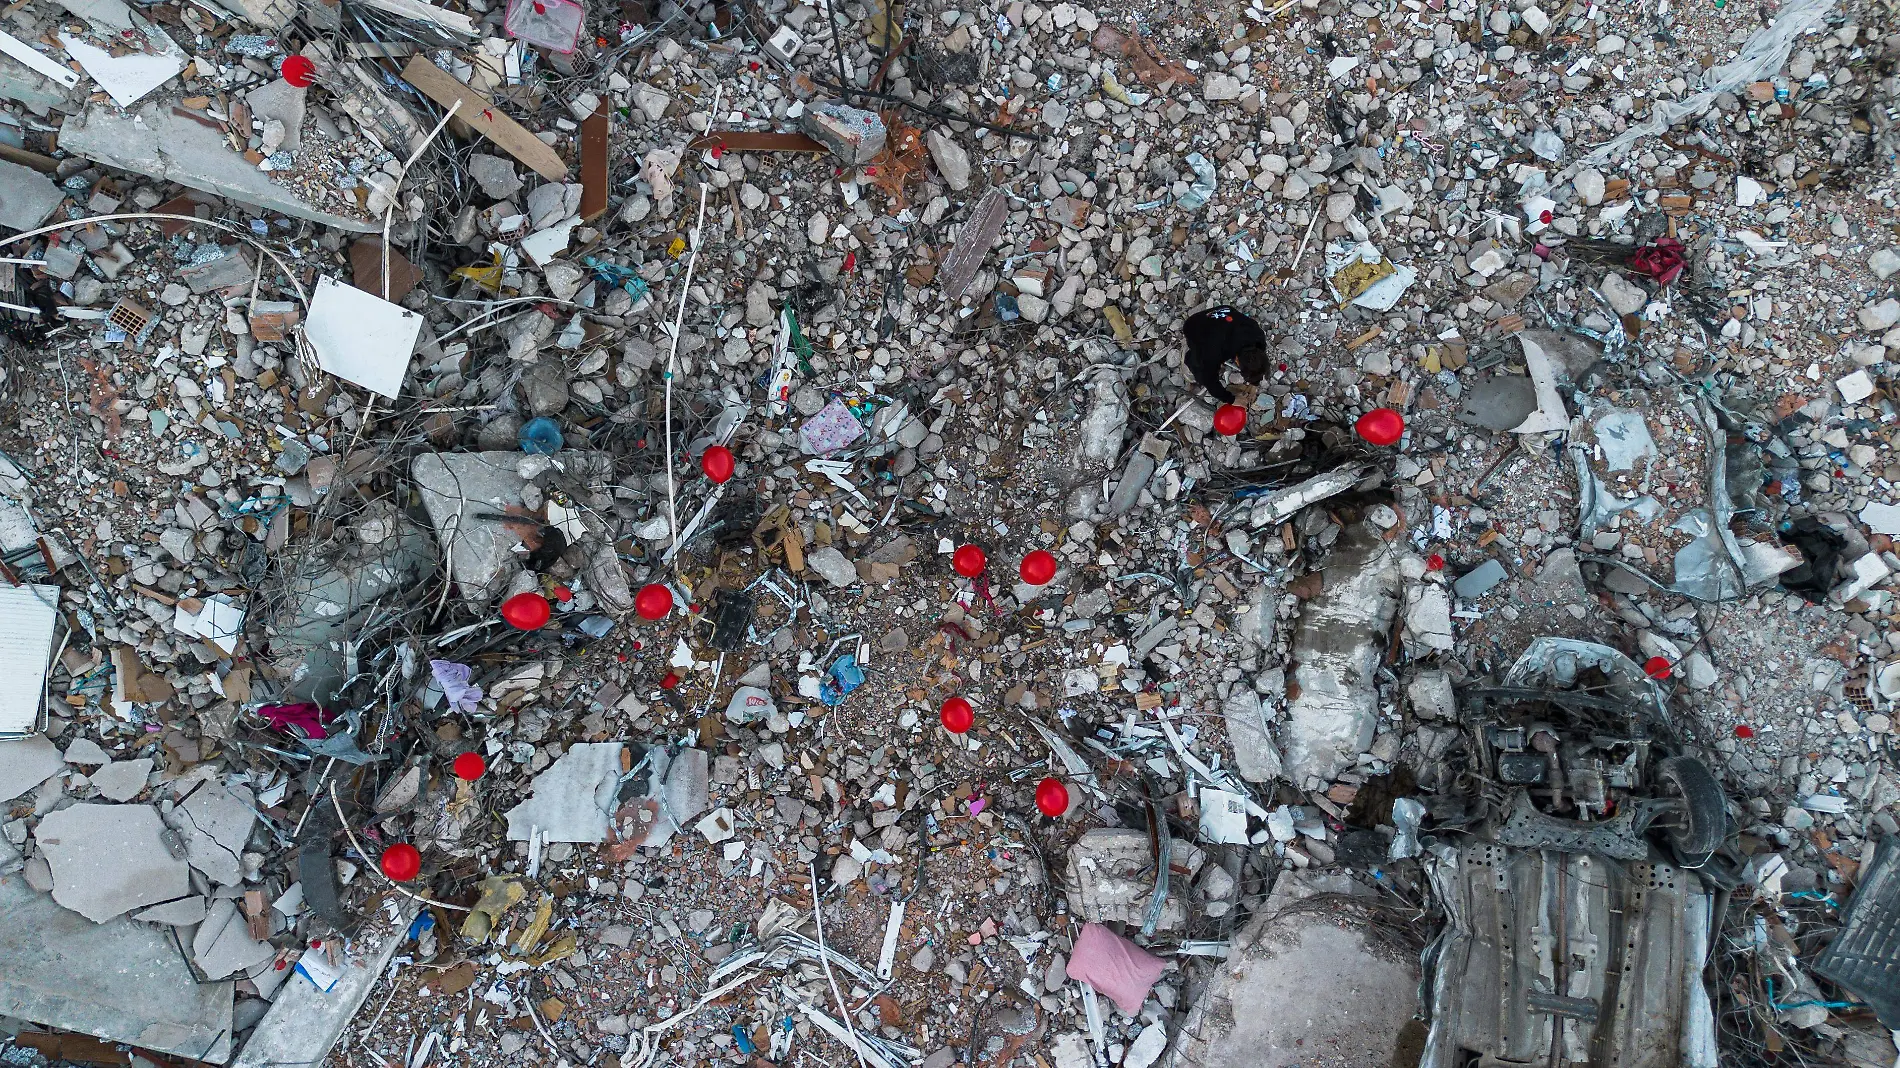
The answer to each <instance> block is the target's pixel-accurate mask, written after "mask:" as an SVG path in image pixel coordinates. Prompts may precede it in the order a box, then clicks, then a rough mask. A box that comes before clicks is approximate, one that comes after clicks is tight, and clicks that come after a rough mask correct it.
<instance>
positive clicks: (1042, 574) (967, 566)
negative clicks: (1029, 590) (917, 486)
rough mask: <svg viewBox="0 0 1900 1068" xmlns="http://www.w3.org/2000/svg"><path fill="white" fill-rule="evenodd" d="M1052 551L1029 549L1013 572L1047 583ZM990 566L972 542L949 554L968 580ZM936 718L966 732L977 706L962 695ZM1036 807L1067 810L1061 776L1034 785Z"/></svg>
mask: <svg viewBox="0 0 1900 1068" xmlns="http://www.w3.org/2000/svg"><path fill="white" fill-rule="evenodd" d="M1056 566H1057V561H1056V557H1055V554H1054V553H1051V552H1048V551H1046V550H1043V549H1031V550H1030V551H1029V552H1026V553H1024V554H1023V558H1022V561H1021V562H1020V563H1018V564H1017V565H1016V574H1017V575H1018V576H1020V577H1021V578H1022V580H1023V581H1024V582H1026V583H1028V584H1029V585H1031V586H1046V585H1048V584H1049V582H1050V580H1052V579H1054V578H1055V577H1056ZM988 567H989V556H988V554H986V553H985V552H984V551H983V550H982V549H980V548H978V547H977V546H975V545H959V546H957V549H956V551H955V552H953V553H951V554H950V568H951V570H953V571H955V572H956V573H957V574H959V575H962V576H963V577H964V578H967V579H975V578H979V577H981V576H982V574H983V572H984V570H985V569H987V568H988ZM937 720H938V722H940V723H942V724H943V729H944V730H947V731H949V732H950V733H951V734H958V735H961V734H968V733H969V732H970V728H972V727H974V726H976V709H975V708H973V707H971V705H970V702H968V701H966V700H964V699H963V698H961V697H952V698H949V699H948V700H946V701H944V703H943V704H942V705H941V706H940V707H938V709H937ZM1036 809H1037V811H1039V812H1041V813H1042V814H1043V815H1045V816H1047V817H1049V818H1050V819H1059V818H1061V817H1062V815H1063V814H1064V813H1066V812H1068V811H1069V788H1068V787H1066V786H1064V785H1062V781H1061V780H1060V779H1054V778H1049V779H1044V780H1042V781H1041V782H1039V783H1037V784H1036Z"/></svg>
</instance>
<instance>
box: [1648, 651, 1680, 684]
mask: <svg viewBox="0 0 1900 1068" xmlns="http://www.w3.org/2000/svg"><path fill="white" fill-rule="evenodd" d="M1675 669H1676V665H1674V664H1671V663H1670V662H1669V658H1668V657H1666V656H1652V657H1650V658H1649V659H1648V660H1645V661H1643V674H1645V675H1648V676H1649V677H1650V678H1652V679H1666V678H1668V677H1669V675H1670V673H1671V672H1673V671H1674V670H1675Z"/></svg>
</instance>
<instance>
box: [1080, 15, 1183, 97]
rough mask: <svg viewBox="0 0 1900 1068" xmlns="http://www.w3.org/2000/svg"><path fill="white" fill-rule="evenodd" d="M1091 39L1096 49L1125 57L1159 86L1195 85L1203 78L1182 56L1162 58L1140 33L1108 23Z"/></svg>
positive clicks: (1138, 74) (1139, 74)
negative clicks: (1123, 30) (1184, 62)
mask: <svg viewBox="0 0 1900 1068" xmlns="http://www.w3.org/2000/svg"><path fill="white" fill-rule="evenodd" d="M1090 43H1092V44H1093V45H1094V46H1095V50H1096V51H1097V52H1106V53H1108V54H1109V55H1118V56H1123V57H1126V58H1127V60H1128V65H1129V66H1131V67H1133V68H1134V70H1135V77H1137V78H1140V79H1141V80H1142V81H1143V82H1144V83H1146V84H1148V85H1155V86H1158V85H1161V84H1163V83H1168V82H1172V83H1173V84H1175V85H1193V84H1195V83H1196V82H1198V81H1200V79H1199V78H1197V77H1195V76H1194V72H1193V71H1191V70H1188V69H1187V67H1185V66H1183V65H1182V64H1181V62H1180V61H1179V60H1173V59H1163V58H1162V57H1161V53H1159V52H1157V51H1156V50H1155V48H1154V46H1153V45H1151V44H1149V43H1148V39H1147V38H1145V37H1141V36H1139V35H1137V36H1133V37H1130V36H1129V35H1127V34H1125V33H1123V32H1121V31H1120V30H1117V29H1115V28H1114V27H1113V26H1110V25H1108V24H1107V23H1103V24H1102V25H1101V26H1099V27H1097V28H1096V30H1095V37H1094V39H1093V40H1092V41H1091V42H1090Z"/></svg>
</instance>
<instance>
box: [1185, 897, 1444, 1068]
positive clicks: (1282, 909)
mask: <svg viewBox="0 0 1900 1068" xmlns="http://www.w3.org/2000/svg"><path fill="white" fill-rule="evenodd" d="M1367 893H1368V891H1367V890H1365V888H1364V887H1363V886H1360V885H1359V884H1357V883H1355V882H1354V881H1353V880H1352V878H1351V877H1350V876H1347V875H1330V876H1320V875H1312V874H1308V873H1305V872H1300V871H1296V870H1292V869H1288V870H1286V871H1285V872H1284V873H1283V874H1282V875H1281V876H1280V879H1279V881H1278V882H1277V883H1275V884H1274V888H1273V894H1272V896H1271V897H1269V898H1268V900H1267V904H1266V907H1265V908H1263V909H1262V910H1261V912H1260V914H1259V915H1258V916H1257V917H1256V918H1255V919H1254V921H1253V922H1252V923H1250V924H1248V925H1247V927H1246V928H1245V929H1243V930H1242V931H1241V932H1240V933H1239V934H1238V935H1236V936H1235V938H1234V940H1233V945H1232V947H1231V949H1230V950H1229V952H1228V957H1227V960H1226V962H1225V965H1224V966H1223V967H1222V968H1221V969H1220V971H1218V972H1216V973H1215V976H1214V979H1213V981H1212V982H1211V983H1210V984H1209V985H1208V988H1207V993H1206V994H1204V995H1203V996H1202V997H1201V999H1200V1000H1199V1001H1198V1002H1196V1003H1195V1005H1194V1008H1193V1009H1192V1010H1191V1011H1190V1012H1189V1013H1188V1017H1187V1020H1186V1021H1185V1023H1183V1025H1182V1028H1181V1034H1180V1036H1179V1037H1178V1038H1177V1039H1176V1044H1175V1049H1174V1056H1173V1058H1172V1059H1171V1060H1170V1061H1169V1062H1168V1063H1170V1064H1171V1065H1173V1066H1175V1068H1295V1066H1300V1068H1330V1066H1333V1065H1339V1066H1346V1065H1351V1066H1354V1068H1358V1066H1362V1065H1375V1064H1412V1063H1417V1055H1416V1052H1414V1054H1413V1056H1412V1057H1411V1058H1410V1059H1409V1060H1407V1059H1405V1058H1404V1057H1403V1056H1402V1049H1401V1047H1402V1046H1405V1045H1406V1044H1408V1043H1411V1044H1416V1042H1417V1041H1418V1040H1419V1039H1421V1038H1422V1037H1423V1035H1422V1027H1421V1026H1420V1025H1418V1024H1417V1023H1415V1022H1414V1021H1413V1019H1412V1017H1413V1015H1414V1014H1415V1013H1416V1011H1417V1008H1418V963H1417V961H1418V957H1417V953H1416V951H1414V950H1411V949H1408V948H1406V947H1402V946H1395V945H1386V944H1383V943H1381V942H1380V941H1379V940H1378V937H1377V934H1376V932H1375V929H1374V928H1373V926H1372V925H1371V924H1368V923H1367V922H1366V921H1365V918H1364V916H1363V914H1361V913H1360V912H1358V911H1357V910H1355V909H1353V908H1352V906H1351V904H1350V903H1349V902H1348V903H1345V904H1341V905H1336V906H1335V905H1328V906H1320V907H1313V906H1312V905H1310V904H1308V903H1307V902H1309V901H1310V899H1312V898H1314V897H1316V896H1317V895H1320V894H1339V895H1342V896H1348V897H1349V896H1363V895H1365V894H1367ZM1262 1010H1270V1011H1262Z"/></svg>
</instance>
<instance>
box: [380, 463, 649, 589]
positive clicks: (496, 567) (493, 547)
mask: <svg viewBox="0 0 1900 1068" xmlns="http://www.w3.org/2000/svg"><path fill="white" fill-rule="evenodd" d="M526 457H527V454H525V453H520V452H455V453H423V454H422V455H420V456H418V457H416V459H415V462H414V464H412V465H411V467H410V474H411V476H412V477H413V478H414V479H415V480H416V485H417V487H418V488H419V489H420V490H421V493H422V507H423V508H424V509H425V510H427V511H428V513H429V521H430V522H431V523H434V524H435V531H436V536H437V538H438V539H439V540H440V541H441V542H442V544H444V545H445V546H447V547H448V550H449V566H450V570H451V571H452V573H453V577H454V579H455V582H456V584H457V585H458V586H459V587H460V588H461V593H462V597H463V599H465V600H466V601H467V602H468V603H469V604H470V605H472V606H478V607H480V608H484V609H485V608H487V606H488V605H489V603H490V602H492V601H493V600H494V599H495V598H496V597H498V596H500V594H501V592H502V591H503V590H505V589H507V588H508V584H509V583H510V582H512V581H513V580H514V577H515V575H517V574H519V573H520V572H521V564H520V562H519V560H518V558H517V556H516V553H515V546H516V545H518V544H520V541H521V539H520V537H518V536H517V535H516V534H515V533H514V532H513V531H511V530H509V529H508V528H507V527H506V526H504V525H502V524H501V523H499V522H497V521H495V520H492V519H481V518H478V516H480V515H481V514H484V513H487V514H499V513H502V512H504V511H505V509H507V508H508V507H509V506H510V505H513V506H516V507H519V506H520V505H521V490H522V488H523V487H524V486H526V485H527V484H528V480H527V479H525V478H523V477H522V476H521V470H520V468H521V463H522V461H523V459H524V458H526ZM560 462H561V465H562V467H563V468H564V469H565V470H566V472H567V474H568V475H569V476H570V477H572V478H575V479H579V480H583V481H585V480H588V479H600V478H608V477H611V475H612V460H611V458H610V457H608V456H607V455H606V454H604V453H595V452H562V453H561V454H560Z"/></svg>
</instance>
